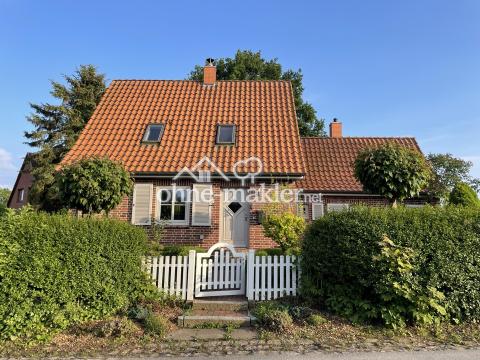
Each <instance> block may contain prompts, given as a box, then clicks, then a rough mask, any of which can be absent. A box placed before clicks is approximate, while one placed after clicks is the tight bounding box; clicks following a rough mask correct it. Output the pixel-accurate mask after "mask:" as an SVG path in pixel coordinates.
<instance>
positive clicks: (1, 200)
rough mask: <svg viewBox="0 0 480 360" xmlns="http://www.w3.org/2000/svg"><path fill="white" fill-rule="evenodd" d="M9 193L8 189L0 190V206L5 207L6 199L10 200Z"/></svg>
mask: <svg viewBox="0 0 480 360" xmlns="http://www.w3.org/2000/svg"><path fill="white" fill-rule="evenodd" d="M10 193H11V190H10V189H7V188H0V206H2V205H3V206H7V203H8V199H9V198H10Z"/></svg>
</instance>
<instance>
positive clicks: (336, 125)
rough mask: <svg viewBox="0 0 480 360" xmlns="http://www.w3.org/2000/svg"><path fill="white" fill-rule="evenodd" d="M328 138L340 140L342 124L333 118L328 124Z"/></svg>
mask: <svg viewBox="0 0 480 360" xmlns="http://www.w3.org/2000/svg"><path fill="white" fill-rule="evenodd" d="M330 137H332V138H341V137H342V123H341V122H340V121H338V119H337V118H334V119H333V121H332V122H331V123H330Z"/></svg>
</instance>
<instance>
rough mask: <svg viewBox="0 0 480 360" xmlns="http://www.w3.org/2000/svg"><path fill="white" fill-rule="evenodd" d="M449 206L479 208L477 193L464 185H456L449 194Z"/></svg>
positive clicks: (479, 201)
mask: <svg viewBox="0 0 480 360" xmlns="http://www.w3.org/2000/svg"><path fill="white" fill-rule="evenodd" d="M449 201H450V204H453V205H461V206H469V207H475V208H480V200H479V199H478V196H477V193H476V192H475V190H473V189H472V188H471V187H470V186H469V185H468V184H466V183H458V184H457V185H455V187H454V188H453V190H452V192H451V193H450V198H449Z"/></svg>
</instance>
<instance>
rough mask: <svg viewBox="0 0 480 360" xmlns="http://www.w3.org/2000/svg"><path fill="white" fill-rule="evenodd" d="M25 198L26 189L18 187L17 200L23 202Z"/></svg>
mask: <svg viewBox="0 0 480 360" xmlns="http://www.w3.org/2000/svg"><path fill="white" fill-rule="evenodd" d="M24 198H25V189H18V194H17V201H18V202H23V199H24Z"/></svg>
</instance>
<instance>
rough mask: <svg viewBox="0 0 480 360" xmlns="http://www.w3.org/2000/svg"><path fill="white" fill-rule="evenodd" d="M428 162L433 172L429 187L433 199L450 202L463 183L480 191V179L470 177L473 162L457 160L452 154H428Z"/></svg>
mask: <svg viewBox="0 0 480 360" xmlns="http://www.w3.org/2000/svg"><path fill="white" fill-rule="evenodd" d="M427 160H428V161H429V162H430V164H431V166H432V171H433V176H432V178H431V179H430V183H429V185H428V190H429V193H430V195H431V196H432V197H437V198H439V199H441V200H448V197H449V194H450V192H451V191H452V190H453V188H454V187H455V185H457V184H458V183H461V182H464V183H467V184H469V185H470V186H472V187H473V188H474V189H475V190H476V191H479V190H480V186H479V185H480V179H475V178H473V177H471V176H470V169H471V168H472V166H473V163H472V162H471V161H466V160H463V159H459V158H456V157H454V156H452V154H428V156H427Z"/></svg>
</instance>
